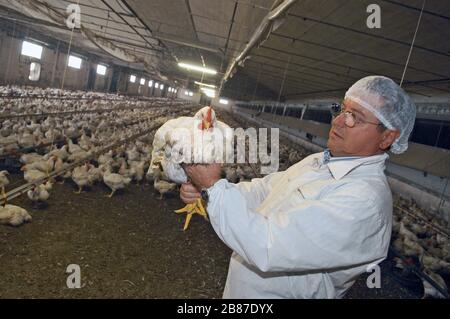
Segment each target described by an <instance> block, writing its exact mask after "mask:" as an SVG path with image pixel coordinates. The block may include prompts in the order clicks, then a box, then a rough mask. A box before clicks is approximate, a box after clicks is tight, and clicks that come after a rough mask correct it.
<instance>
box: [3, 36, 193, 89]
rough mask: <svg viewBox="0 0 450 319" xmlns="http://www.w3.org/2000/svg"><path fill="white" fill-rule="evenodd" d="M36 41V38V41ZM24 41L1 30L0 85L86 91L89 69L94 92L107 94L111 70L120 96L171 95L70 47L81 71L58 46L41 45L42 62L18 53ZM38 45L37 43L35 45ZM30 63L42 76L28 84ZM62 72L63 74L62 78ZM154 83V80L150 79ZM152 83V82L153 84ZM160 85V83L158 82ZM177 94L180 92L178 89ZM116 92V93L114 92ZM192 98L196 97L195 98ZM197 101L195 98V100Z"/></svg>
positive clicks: (138, 75) (137, 72)
mask: <svg viewBox="0 0 450 319" xmlns="http://www.w3.org/2000/svg"><path fill="white" fill-rule="evenodd" d="M36 40H39V39H36ZM30 42H33V41H30ZM22 43H23V39H20V38H13V37H11V36H9V35H7V34H6V33H5V32H3V31H0V65H1V67H0V85H8V84H10V85H30V86H37V87H43V88H46V87H56V88H60V87H61V85H62V79H63V78H64V88H65V89H72V90H87V88H88V78H89V70H90V68H92V69H93V70H94V74H95V82H94V87H93V90H94V91H99V92H108V91H109V88H110V85H111V81H112V77H113V71H114V69H117V70H119V73H120V74H119V80H118V84H117V91H118V92H119V93H121V94H129V95H139V96H148V97H152V96H155V97H162V96H169V95H171V94H170V93H168V91H167V89H168V87H169V85H168V84H167V83H164V90H163V91H161V90H160V89H155V88H154V87H148V80H149V79H151V77H149V76H147V75H145V73H144V72H142V71H140V70H133V69H129V68H126V67H122V66H118V65H114V64H112V63H110V64H107V63H106V64H105V61H102V60H101V59H100V58H97V57H95V56H92V55H89V54H87V53H84V52H82V51H81V50H77V49H76V48H73V49H72V50H71V53H72V54H73V55H75V56H78V57H81V58H82V59H83V61H82V64H81V68H80V69H74V68H71V67H67V68H66V65H67V52H66V51H65V50H66V49H64V50H60V49H59V48H58V47H54V48H53V47H46V46H45V45H42V46H43V52H42V57H41V59H40V60H39V59H35V58H31V57H28V56H24V55H22V54H21V51H22ZM37 44H39V43H37ZM31 62H37V63H40V64H41V75H40V79H39V80H38V81H30V80H29V79H28V76H29V74H30V64H31ZM99 63H100V64H105V65H106V66H107V70H106V74H105V75H99V74H97V72H96V71H97V65H98V64H99ZM64 72H66V74H65V76H64ZM131 74H133V75H135V76H136V82H135V83H131V82H130V81H129V79H130V75H131ZM142 77H144V78H145V84H144V85H140V79H141V78H142ZM153 80H154V79H153ZM154 82H155V81H154ZM160 83H161V82H160ZM178 92H181V90H179V91H178ZM113 93H115V92H113ZM194 97H195V96H194ZM195 98H197V97H195Z"/></svg>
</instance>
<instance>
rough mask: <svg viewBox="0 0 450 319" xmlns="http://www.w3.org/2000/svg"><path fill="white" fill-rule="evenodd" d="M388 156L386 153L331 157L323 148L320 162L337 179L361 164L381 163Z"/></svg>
mask: <svg viewBox="0 0 450 319" xmlns="http://www.w3.org/2000/svg"><path fill="white" fill-rule="evenodd" d="M388 157H389V155H388V154H387V153H384V154H380V155H373V156H352V157H332V156H330V153H329V151H328V150H325V151H324V155H323V158H322V163H323V164H326V165H327V166H328V169H329V170H330V172H331V174H332V175H333V177H334V178H335V179H337V180H339V179H341V178H342V177H344V176H345V175H347V174H348V173H350V172H351V171H352V170H354V169H355V168H357V167H359V166H361V165H370V164H375V163H381V164H383V163H384V161H385V160H386V159H387V158H388Z"/></svg>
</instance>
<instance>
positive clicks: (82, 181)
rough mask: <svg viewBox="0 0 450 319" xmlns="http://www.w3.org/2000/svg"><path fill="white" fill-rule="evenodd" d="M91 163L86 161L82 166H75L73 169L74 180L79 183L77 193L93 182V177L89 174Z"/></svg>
mask: <svg viewBox="0 0 450 319" xmlns="http://www.w3.org/2000/svg"><path fill="white" fill-rule="evenodd" d="M90 167H91V165H90V164H89V163H85V164H84V165H82V166H78V167H75V168H74V169H73V171H72V180H73V181H74V182H75V184H77V185H78V191H77V192H75V194H81V192H82V191H83V187H84V186H89V185H91V184H92V182H93V181H92V179H91V178H90V175H89V168H90Z"/></svg>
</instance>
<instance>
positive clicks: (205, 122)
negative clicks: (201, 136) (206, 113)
mask: <svg viewBox="0 0 450 319" xmlns="http://www.w3.org/2000/svg"><path fill="white" fill-rule="evenodd" d="M203 127H204V128H205V130H207V129H209V128H210V127H211V123H210V122H208V121H205V120H204V121H203Z"/></svg>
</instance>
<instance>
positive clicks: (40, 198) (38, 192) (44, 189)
mask: <svg viewBox="0 0 450 319" xmlns="http://www.w3.org/2000/svg"><path fill="white" fill-rule="evenodd" d="M52 186H53V183H52V181H47V182H46V183H44V184H40V185H37V186H35V187H33V188H32V189H30V190H29V191H28V192H27V195H28V198H29V199H30V200H31V201H32V202H33V204H38V203H45V202H46V201H47V199H48V198H49V197H50V193H49V191H50V190H51V189H52Z"/></svg>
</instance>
